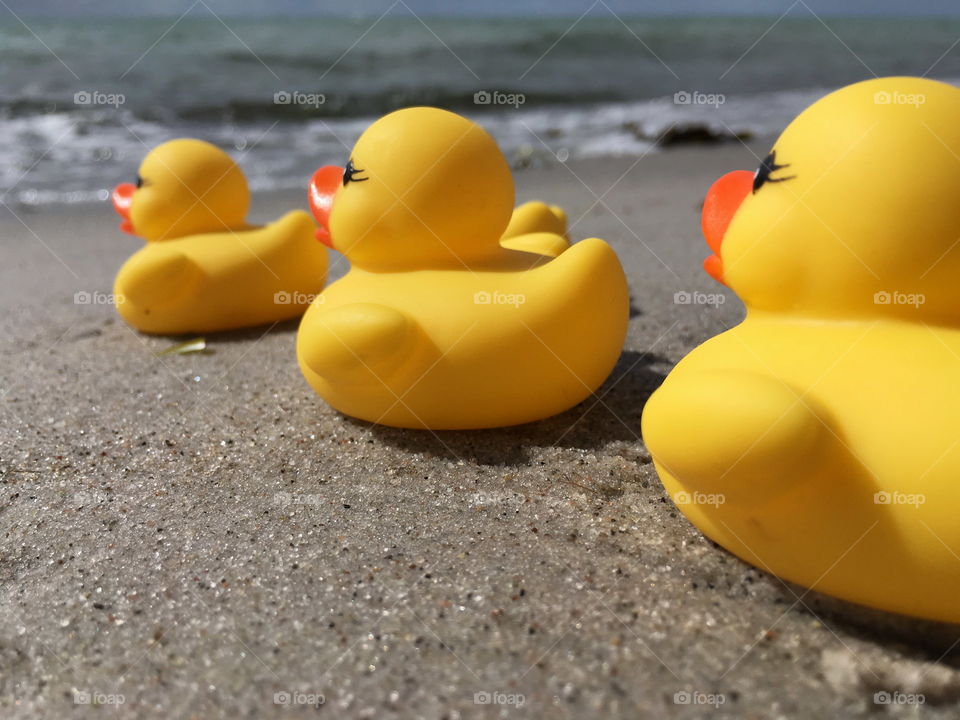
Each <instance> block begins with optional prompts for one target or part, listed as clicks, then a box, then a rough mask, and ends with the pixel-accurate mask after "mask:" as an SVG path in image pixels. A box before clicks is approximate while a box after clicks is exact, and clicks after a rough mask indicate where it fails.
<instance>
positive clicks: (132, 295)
mask: <svg viewBox="0 0 960 720" xmlns="http://www.w3.org/2000/svg"><path fill="white" fill-rule="evenodd" d="M113 204H114V208H115V209H116V211H117V212H118V213H119V214H120V216H121V217H122V218H123V221H122V222H121V224H120V228H121V230H123V231H125V232H128V233H131V234H134V235H139V236H140V237H142V238H143V239H144V240H146V242H147V244H146V246H145V247H143V248H141V249H140V250H139V251H138V252H136V253H134V254H133V255H132V256H131V257H130V258H129V259H128V260H127V262H126V263H124V265H123V267H121V268H120V272H119V273H118V274H117V279H116V283H115V288H114V293H115V297H116V304H117V310H118V311H119V313H120V315H121V316H122V317H123V319H124V320H126V321H127V322H128V323H129V324H130V325H132V326H133V327H135V328H137V329H138V330H141V331H143V332H147V333H158V334H179V333H190V332H212V331H217V330H231V329H235V328H241V327H251V326H254V325H262V324H264V323H269V322H275V321H278V320H284V319H287V318H291V317H297V316H299V315H301V314H302V313H303V311H304V310H305V309H306V307H307V306H308V305H309V303H310V301H311V300H313V298H314V297H315V296H316V294H317V293H318V292H320V290H321V289H322V288H323V284H324V281H325V278H326V272H327V251H326V248H324V247H323V246H322V245H321V244H320V243H318V242H317V241H316V239H315V238H314V233H315V231H316V226H315V224H314V223H313V220H312V219H311V218H310V215H309V214H308V213H306V212H304V211H302V210H294V211H292V212H290V213H287V214H286V215H284V216H283V217H282V218H280V219H279V220H277V221H276V222H274V223H271V224H269V225H266V226H263V227H256V226H252V225H248V224H247V223H246V221H245V218H246V215H247V210H248V208H249V206H250V191H249V189H248V188H247V181H246V178H245V177H244V175H243V171H241V170H240V168H239V167H238V166H237V165H236V163H235V162H234V161H233V160H232V159H231V158H230V156H229V155H227V154H226V153H224V152H223V151H222V150H220V149H218V148H216V147H214V146H213V145H210V144H209V143H205V142H202V141H200V140H191V139H181V140H171V141H170V142H166V143H164V144H162V145H159V146H157V147H156V148H154V149H153V150H152V151H151V152H150V153H148V154H147V156H146V158H144V160H143V163H142V164H141V166H140V171H139V175H138V178H137V184H136V185H134V184H132V183H124V184H122V185H119V186H118V187H117V188H116V189H115V190H114V192H113Z"/></svg>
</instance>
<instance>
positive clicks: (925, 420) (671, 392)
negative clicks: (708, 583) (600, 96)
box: [643, 77, 960, 622]
mask: <svg viewBox="0 0 960 720" xmlns="http://www.w3.org/2000/svg"><path fill="white" fill-rule="evenodd" d="M958 189H960V90H958V89H956V88H954V87H952V86H950V85H945V84H941V83H939V82H934V81H931V80H924V79H919V78H906V77H895V78H883V79H877V80H869V81H866V82H862V83H858V84H855V85H852V86H850V87H846V88H843V89H842V90H839V91H837V92H834V93H832V94H830V95H828V96H826V97H825V98H823V99H821V100H820V101H818V102H816V103H815V104H814V105H812V106H811V107H810V108H808V109H807V110H806V111H804V112H803V113H802V114H801V115H800V116H799V117H797V118H796V120H794V121H793V122H792V123H791V124H790V125H789V127H787V129H786V130H785V131H784V132H783V134H782V135H781V136H780V138H779V139H778V140H777V141H776V143H775V144H774V146H773V149H772V150H771V151H770V154H769V155H768V156H767V157H766V158H765V159H764V160H763V161H762V163H761V165H760V168H759V169H758V170H757V172H756V173H747V172H743V171H739V172H735V173H730V174H728V175H726V176H724V177H723V178H721V179H720V180H718V181H717V182H716V183H715V184H714V186H713V187H712V188H711V189H710V192H709V194H708V195H707V199H706V201H705V203H704V209H703V229H704V233H705V235H706V238H707V242H708V244H709V245H710V247H711V248H712V249H713V251H714V255H713V256H711V258H710V259H708V261H707V263H706V268H707V270H708V272H710V273H711V274H712V275H713V276H714V277H716V278H718V279H720V280H722V281H723V282H725V283H726V284H727V285H729V286H730V287H731V288H732V289H733V290H734V291H735V292H736V293H737V295H739V296H740V298H741V299H742V300H743V301H744V304H745V305H746V307H747V315H746V319H745V320H744V321H743V322H742V323H741V324H740V325H738V326H736V327H734V328H733V329H732V330H728V331H727V332H725V333H723V334H721V335H719V336H717V337H715V338H713V339H711V340H709V341H707V342H706V343H704V344H703V345H701V346H700V347H699V348H697V349H696V350H694V351H693V352H692V353H691V354H690V355H688V356H687V357H686V358H684V359H683V360H682V361H681V362H680V363H679V365H677V367H676V368H675V369H674V370H673V372H671V373H670V375H669V376H668V377H667V379H666V381H665V382H664V383H663V385H662V387H661V388H660V389H659V390H657V391H656V392H655V393H654V394H653V396H652V397H651V398H650V400H649V402H648V403H647V406H646V408H645V410H644V414H643V436H644V439H645V440H646V443H647V445H648V447H649V449H650V452H651V454H652V456H653V459H654V462H655V464H656V467H657V470H658V472H659V473H660V477H661V479H662V480H663V484H664V486H665V487H666V488H667V490H668V491H669V492H670V494H671V495H672V496H673V498H674V500H675V501H676V502H677V504H678V506H679V507H680V509H681V510H682V511H683V512H684V514H685V515H686V516H687V517H688V518H689V519H690V521H691V522H693V523H694V524H695V525H696V526H697V527H698V528H700V529H701V530H702V531H703V532H704V533H705V534H706V535H707V536H708V537H710V538H711V539H712V540H714V541H716V542H718V543H719V544H721V545H723V546H724V547H726V548H727V549H729V550H731V551H732V552H733V553H735V554H736V555H738V556H739V557H741V558H742V559H744V560H746V561H747V562H749V563H752V564H754V565H757V566H758V567H760V568H762V569H764V570H767V571H769V572H772V573H775V574H777V575H779V576H781V577H783V578H786V579H788V580H791V581H793V582H796V583H799V584H801V585H804V586H806V587H808V588H813V589H815V590H818V591H821V592H824V593H827V594H830V595H834V596H837V597H840V598H843V599H845V600H850V601H853V602H855V603H860V604H863V605H868V606H872V607H875V608H880V609H883V610H888V611H894V612H898V613H904V614H907V615H913V616H918V617H923V618H928V619H933V620H940V621H950V622H960V600H958V598H960V522H958V520H957V512H958V510H960V282H958V278H960V241H958V238H960V203H958V202H957V193H958Z"/></svg>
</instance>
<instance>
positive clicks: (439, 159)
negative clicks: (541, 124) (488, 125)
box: [297, 108, 629, 430]
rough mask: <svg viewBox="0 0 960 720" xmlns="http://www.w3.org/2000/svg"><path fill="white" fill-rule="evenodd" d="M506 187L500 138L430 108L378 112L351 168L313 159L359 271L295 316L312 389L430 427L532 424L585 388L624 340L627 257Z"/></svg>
mask: <svg viewBox="0 0 960 720" xmlns="http://www.w3.org/2000/svg"><path fill="white" fill-rule="evenodd" d="M513 197H514V189H513V181H512V178H511V176H510V170H509V167H508V165H507V163H506V160H505V159H504V157H503V155H502V154H501V152H500V150H499V149H498V148H497V146H496V143H495V142H494V141H493V139H492V138H491V137H490V136H489V135H488V134H487V133H486V132H485V131H483V130H482V129H481V128H480V127H479V126H477V125H476V124H474V123H473V122H470V121H469V120H467V119H466V118H463V117H460V116H458V115H455V114H453V113H450V112H446V111H443V110H438V109H435V108H408V109H405V110H400V111H397V112H394V113H391V114H390V115H387V116H385V117H383V118H381V119H380V120H378V121H377V122H376V123H374V124H373V125H372V126H371V127H370V128H368V129H367V131H366V132H364V134H363V135H362V136H361V138H360V139H359V141H358V142H357V144H356V146H355V148H354V150H353V153H352V155H351V158H350V160H349V162H348V163H347V165H346V169H344V168H333V167H327V168H321V169H320V170H318V171H317V173H316V174H315V176H314V179H313V183H312V185H311V197H310V202H311V206H312V207H313V209H314V214H315V216H316V217H317V219H318V220H319V221H320V224H321V226H322V228H321V230H320V233H319V236H320V237H321V238H322V239H325V240H326V241H327V242H330V243H331V245H332V246H333V247H335V248H336V249H337V250H338V251H340V252H342V253H343V254H344V255H345V256H346V257H347V258H348V259H349V260H350V263H351V269H350V271H349V273H348V274H347V275H346V276H345V277H343V278H342V279H341V280H338V281H337V282H335V283H333V284H332V285H331V286H330V287H328V288H327V289H326V290H325V291H324V292H323V293H322V294H321V295H320V296H319V297H318V298H317V299H316V300H315V301H314V303H313V304H312V305H311V307H310V309H309V310H308V311H307V313H306V314H305V315H304V318H303V320H302V322H301V325H300V331H299V333H298V337H297V353H298V357H299V361H300V367H301V370H302V371H303V374H304V376H305V377H306V379H307V381H308V382H309V383H310V385H311V386H312V387H313V388H314V390H316V392H317V393H319V394H320V395H321V396H322V397H323V398H324V399H325V400H327V402H329V403H330V404H331V405H332V406H333V407H334V408H336V409H338V410H340V411H341V412H343V413H345V414H347V415H351V416H354V417H357V418H361V419H363V420H367V421H370V422H374V423H381V424H384V425H392V426H397V427H407V428H429V429H434V430H437V429H465V428H484V427H497V426H504V425H514V424H518V423H524V422H529V421H533V420H537V419H540V418H543V417H547V416H549V415H553V414H555V413H559V412H561V411H563V410H566V409H568V408H570V407H572V406H574V405H576V404H577V403H579V402H580V401H582V400H583V399H585V398H586V397H588V396H589V395H590V394H591V393H592V392H593V391H594V390H595V389H596V388H597V387H598V386H599V385H600V384H601V383H602V382H603V380H604V379H605V378H606V377H607V375H608V374H609V373H610V371H611V369H612V368H613V366H614V364H615V362H616V360H617V358H618V357H619V354H620V349H621V347H622V344H623V340H624V336H625V333H626V324H627V315H628V304H629V301H628V294H627V286H626V281H625V278H624V274H623V270H622V268H621V267H620V263H619V261H618V260H617V257H616V255H615V254H614V252H613V250H612V249H611V248H610V247H609V246H608V245H607V244H606V243H604V242H603V241H602V240H598V239H595V238H594V239H589V240H584V241H582V242H578V243H576V244H574V245H572V246H569V244H568V243H567V241H566V238H565V237H563V236H562V235H561V232H562V231H563V226H564V224H565V223H564V216H563V213H562V211H560V210H559V209H558V208H551V207H549V206H546V205H544V204H542V203H533V204H528V205H525V206H521V208H518V209H517V212H516V213H513V212H512V209H513ZM501 241H502V242H501ZM517 248H520V249H517Z"/></svg>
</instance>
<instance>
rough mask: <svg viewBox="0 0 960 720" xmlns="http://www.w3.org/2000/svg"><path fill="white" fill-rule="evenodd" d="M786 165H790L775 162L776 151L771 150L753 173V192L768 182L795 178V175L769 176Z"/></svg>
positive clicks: (788, 165) (788, 164)
mask: <svg viewBox="0 0 960 720" xmlns="http://www.w3.org/2000/svg"><path fill="white" fill-rule="evenodd" d="M787 167H790V163H784V164H783V165H778V164H777V151H776V150H771V151H770V154H769V155H767V156H766V157H765V158H764V159H763V162H761V163H760V167H758V168H757V172H756V173H754V175H753V192H756V191H757V190H759V189H760V188H762V187H763V186H764V184H766V183H768V182H783V181H784V180H792V179H793V178H795V177H796V175H788V176H787V177H779V178H775V177H770V176H771V175H773V173H775V172H776V171H777V170H782V169H783V168H787Z"/></svg>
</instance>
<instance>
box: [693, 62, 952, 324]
mask: <svg viewBox="0 0 960 720" xmlns="http://www.w3.org/2000/svg"><path fill="white" fill-rule="evenodd" d="M958 118H960V90H958V89H957V88H954V87H953V86H950V85H946V84H943V83H939V82H935V81H932V80H925V79H921V78H908V77H892V78H880V79H875V80H868V81H865V82H861V83H857V84H855V85H851V86H848V87H845V88H843V89H841V90H838V91H836V92H834V93H831V94H830V95H827V96H826V97H824V98H822V99H821V100H819V101H818V102H816V103H814V104H813V105H811V106H810V107H809V108H808V109H807V110H805V111H804V112H803V113H801V114H800V115H799V116H798V117H797V118H796V119H795V120H794V121H793V122H792V123H791V124H790V125H789V126H788V127H787V128H786V130H785V131H784V132H783V134H782V135H781V136H780V138H779V139H778V140H777V141H776V142H775V143H774V145H773V147H772V149H771V150H770V152H769V154H768V155H767V156H766V157H765V158H763V159H762V160H761V162H760V165H759V168H758V169H757V170H756V171H755V172H748V171H735V172H732V173H728V174H727V175H725V176H723V177H722V178H720V179H719V180H718V181H717V182H716V183H714V185H713V187H711V189H710V191H709V193H708V194H707V197H706V200H705V201H704V207H703V217H702V226H703V232H704V236H705V237H706V240H707V244H708V245H709V246H710V248H711V249H712V250H713V253H714V254H713V255H711V256H710V257H709V258H707V260H706V261H705V263H704V266H705V269H706V270H707V272H708V273H710V274H711V275H712V276H713V277H714V278H716V279H718V280H720V281H721V282H724V283H725V284H727V285H729V286H730V287H731V288H732V289H733V290H734V291H735V292H736V293H737V295H739V296H740V298H741V299H742V300H743V301H744V303H745V304H746V305H747V308H748V310H761V311H772V312H779V313H793V314H797V315H808V316H818V317H831V316H834V317H836V316H845V317H891V316H895V317H898V318H902V319H908V318H912V319H915V320H919V319H921V318H922V319H923V321H925V322H945V323H956V322H957V321H958V320H960V284H958V283H957V282H956V278H957V277H960V203H958V202H957V192H958V188H960V122H958Z"/></svg>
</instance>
